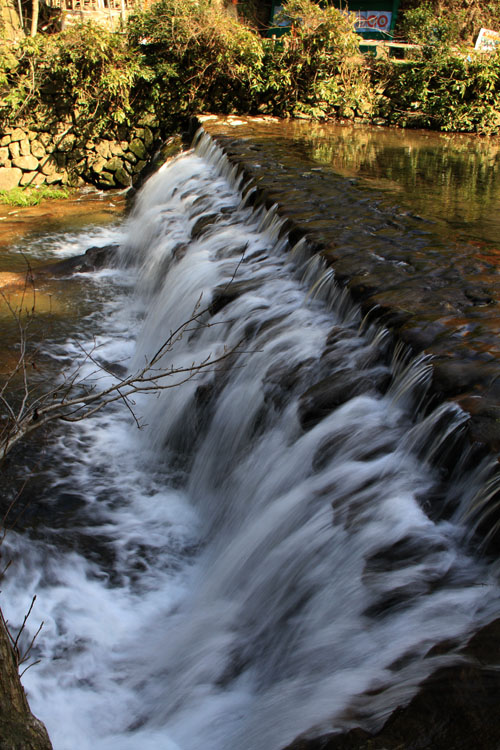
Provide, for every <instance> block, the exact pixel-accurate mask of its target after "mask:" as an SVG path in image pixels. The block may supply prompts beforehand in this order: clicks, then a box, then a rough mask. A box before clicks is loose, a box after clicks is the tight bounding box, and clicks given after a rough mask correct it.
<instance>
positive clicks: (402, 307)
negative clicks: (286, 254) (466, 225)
mask: <svg viewBox="0 0 500 750" xmlns="http://www.w3.org/2000/svg"><path fill="white" fill-rule="evenodd" d="M196 123H197V124H198V125H202V126H203V128H204V129H205V131H206V132H207V133H209V134H210V136H211V137H212V138H213V139H214V140H215V141H216V142H217V143H218V145H219V146H220V147H221V148H222V149H223V150H224V152H225V153H226V155H227V156H228V157H229V159H230V160H231V161H232V162H233V163H236V164H238V165H239V166H240V167H241V169H242V170H244V172H245V174H246V175H248V177H249V178H251V179H252V180H253V182H254V184H255V186H256V197H255V200H256V202H260V203H264V204H265V205H266V206H268V207H270V206H271V205H273V204H277V207H278V213H279V214H280V215H281V216H284V217H287V219H288V228H289V231H291V233H292V237H297V239H298V238H299V237H301V236H304V237H306V239H307V241H308V243H309V244H310V245H311V247H312V248H313V249H314V250H315V251H318V250H319V251H320V252H321V254H322V255H323V256H324V257H325V259H326V260H327V261H328V263H329V264H331V266H332V268H333V269H334V272H335V278H336V280H337V282H338V284H340V285H341V286H343V287H345V288H346V289H347V290H348V292H349V294H350V295H351V297H352V298H353V300H355V301H356V302H357V303H358V304H359V305H360V306H361V309H362V312H363V314H364V315H366V316H369V318H370V320H371V321H375V320H377V321H380V323H381V324H383V325H384V326H386V327H387V328H389V330H390V331H391V332H392V333H393V334H394V336H395V337H396V339H398V340H400V341H402V342H404V343H405V344H407V345H408V346H410V347H411V349H412V351H413V352H414V353H415V354H418V353H420V352H425V353H427V354H429V355H431V357H432V364H433V386H432V389H433V393H434V394H435V397H436V399H439V400H454V401H455V402H457V403H458V404H459V405H460V406H461V407H462V408H463V409H464V410H465V411H466V412H468V413H469V414H470V420H469V423H468V433H469V439H470V440H471V441H472V442H474V443H478V444H484V445H485V446H487V447H488V449H489V450H491V451H492V452H494V453H495V454H496V453H498V452H499V451H500V336H499V333H500V314H499V312H500V310H499V299H500V280H499V277H498V271H497V267H496V265H495V263H494V262H491V261H490V262H488V260H485V259H484V258H480V257H478V254H477V252H476V250H475V248H472V247H471V246H470V245H466V244H464V243H453V246H451V245H449V246H447V245H446V243H444V242H443V240H442V239H440V238H438V237H437V236H436V235H435V234H434V233H433V227H432V223H431V222H429V221H426V220H424V219H422V218H421V217H420V216H416V215H411V214H410V213H408V212H407V211H405V210H403V209H401V208H400V207H398V206H392V207H391V206H387V205H386V206H384V207H382V208H381V207H380V200H379V199H378V197H377V195H376V194H375V193H373V192H369V191H367V190H366V188H363V187H362V186H359V185H357V184H356V181H355V180H352V179H349V178H346V177H344V176H341V175H339V174H336V173H335V172H334V171H333V170H332V169H331V168H329V167H328V166H318V163H317V162H315V161H313V160H312V159H311V157H310V156H309V155H308V154H307V151H306V149H305V148H304V147H303V143H301V139H300V134H297V132H296V131H294V129H293V125H292V124H287V123H280V124H279V129H278V128H277V127H276V125H277V120H275V119H273V118H235V117H227V118H218V117H214V116H210V115H208V116H199V117H198V118H197V120H196ZM303 132H304V131H303ZM280 133H281V136H280Z"/></svg>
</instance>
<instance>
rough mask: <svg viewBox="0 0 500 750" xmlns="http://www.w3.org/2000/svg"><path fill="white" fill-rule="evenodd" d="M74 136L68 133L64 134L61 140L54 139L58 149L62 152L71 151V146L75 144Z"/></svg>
mask: <svg viewBox="0 0 500 750" xmlns="http://www.w3.org/2000/svg"><path fill="white" fill-rule="evenodd" d="M75 141H76V136H74V135H73V134H72V133H70V134H69V135H65V136H64V138H62V139H61V140H59V139H57V140H56V147H57V150H58V151H62V152H63V153H68V151H72V150H73V147H74V145H75Z"/></svg>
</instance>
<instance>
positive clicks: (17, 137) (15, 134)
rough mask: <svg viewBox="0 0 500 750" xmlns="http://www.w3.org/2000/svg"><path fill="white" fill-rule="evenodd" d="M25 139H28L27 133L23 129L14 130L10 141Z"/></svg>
mask: <svg viewBox="0 0 500 750" xmlns="http://www.w3.org/2000/svg"><path fill="white" fill-rule="evenodd" d="M23 138H26V133H25V132H24V130H22V128H14V130H13V131H12V133H11V134H10V140H11V141H22V140H23Z"/></svg>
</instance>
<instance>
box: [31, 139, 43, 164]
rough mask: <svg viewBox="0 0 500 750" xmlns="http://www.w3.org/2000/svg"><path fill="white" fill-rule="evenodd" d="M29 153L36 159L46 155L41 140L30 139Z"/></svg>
mask: <svg viewBox="0 0 500 750" xmlns="http://www.w3.org/2000/svg"><path fill="white" fill-rule="evenodd" d="M31 153H32V154H33V156H35V157H36V158H37V159H43V157H44V156H45V155H46V153H47V151H46V149H45V146H44V145H43V143H42V142H41V141H38V140H34V141H31Z"/></svg>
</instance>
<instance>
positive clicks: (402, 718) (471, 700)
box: [286, 619, 500, 750]
mask: <svg viewBox="0 0 500 750" xmlns="http://www.w3.org/2000/svg"><path fill="white" fill-rule="evenodd" d="M460 657H461V658H460V663H458V664H455V665H453V666H447V667H442V668H441V669H438V670H437V671H436V672H434V674H432V675H431V676H430V677H429V678H427V679H426V680H425V681H424V682H423V684H422V685H421V687H420V689H419V692H418V693H417V695H416V696H415V697H414V698H413V700H412V701H410V703H409V704H408V706H406V707H404V708H398V709H396V711H395V712H394V713H393V714H392V716H391V717H390V718H389V719H388V721H387V722H386V723H385V724H384V726H383V727H382V729H381V730H380V731H379V732H377V733H375V734H370V733H369V732H366V731H364V730H362V729H352V730H351V731H350V732H345V733H343V734H336V735H333V734H330V735H323V736H322V737H317V738H315V739H305V738H304V739H297V740H296V741H294V742H292V743H291V744H290V745H288V746H287V748H286V750H461V749H462V748H478V750H498V748H499V747H500V712H499V705H500V698H499V696H500V619H498V620H495V621H494V622H492V623H491V624H490V625H487V626H486V627H485V628H483V629H482V630H480V631H479V633H477V634H476V635H475V636H474V637H473V638H472V639H471V641H470V642H469V644H468V645H467V646H466V647H465V648H464V649H463V650H462V652H461V654H460Z"/></svg>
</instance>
